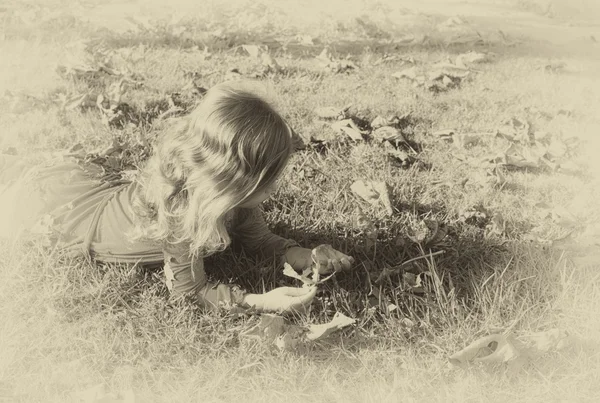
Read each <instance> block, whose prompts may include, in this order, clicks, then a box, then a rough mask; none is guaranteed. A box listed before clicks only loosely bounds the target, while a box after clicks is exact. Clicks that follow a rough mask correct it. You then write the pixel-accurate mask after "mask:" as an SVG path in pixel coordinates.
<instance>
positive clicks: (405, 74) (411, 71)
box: [392, 66, 419, 80]
mask: <svg viewBox="0 0 600 403" xmlns="http://www.w3.org/2000/svg"><path fill="white" fill-rule="evenodd" d="M418 76H419V74H418V72H417V67H416V66H413V67H410V68H408V69H404V70H401V71H398V72H396V73H394V74H392V77H395V78H407V79H409V80H417V77H418Z"/></svg>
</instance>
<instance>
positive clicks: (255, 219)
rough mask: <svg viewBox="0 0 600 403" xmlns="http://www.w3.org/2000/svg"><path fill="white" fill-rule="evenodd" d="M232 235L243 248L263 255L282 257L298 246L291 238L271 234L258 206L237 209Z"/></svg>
mask: <svg viewBox="0 0 600 403" xmlns="http://www.w3.org/2000/svg"><path fill="white" fill-rule="evenodd" d="M231 232H232V236H233V237H234V238H235V241H236V242H239V243H240V244H241V246H242V247H243V248H244V250H246V251H249V252H250V253H252V254H257V253H260V252H262V253H263V254H264V255H265V256H269V257H271V256H275V257H278V258H279V257H282V256H283V255H284V254H285V252H286V251H287V250H288V249H289V248H291V247H293V246H300V245H299V244H298V242H296V241H294V240H293V239H287V238H283V237H280V236H278V235H275V234H273V233H272V232H271V231H270V230H269V227H268V226H267V223H266V222H265V219H264V217H263V214H262V211H261V210H260V208H258V207H255V208H252V209H239V210H238V211H237V214H236V215H235V219H234V223H233V227H232V231H231Z"/></svg>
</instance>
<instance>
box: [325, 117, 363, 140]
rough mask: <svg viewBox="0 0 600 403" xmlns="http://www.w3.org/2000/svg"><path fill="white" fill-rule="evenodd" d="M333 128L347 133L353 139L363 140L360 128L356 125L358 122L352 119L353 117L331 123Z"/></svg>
mask: <svg viewBox="0 0 600 403" xmlns="http://www.w3.org/2000/svg"><path fill="white" fill-rule="evenodd" d="M331 128H332V129H334V130H335V131H341V132H342V133H344V134H346V135H347V136H348V137H350V138H351V139H352V140H355V141H362V140H363V137H362V134H361V133H360V129H359V128H358V126H356V123H354V122H353V121H352V119H344V120H340V121H337V122H335V123H333V124H332V125H331Z"/></svg>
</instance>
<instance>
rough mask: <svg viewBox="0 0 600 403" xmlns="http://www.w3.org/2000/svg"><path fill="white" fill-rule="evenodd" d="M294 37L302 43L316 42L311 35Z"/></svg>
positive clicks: (310, 43)
mask: <svg viewBox="0 0 600 403" xmlns="http://www.w3.org/2000/svg"><path fill="white" fill-rule="evenodd" d="M294 39H296V41H298V43H300V44H301V45H306V46H312V45H314V44H315V43H314V41H313V38H312V37H311V36H310V35H296V36H295V37H294Z"/></svg>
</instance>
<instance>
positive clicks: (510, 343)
mask: <svg viewBox="0 0 600 403" xmlns="http://www.w3.org/2000/svg"><path fill="white" fill-rule="evenodd" d="M568 344H569V339H568V334H567V332H565V331H561V330H559V329H552V330H549V331H546V332H539V333H533V334H529V335H523V336H520V337H518V338H517V337H515V336H514V335H512V334H506V335H505V334H492V335H489V336H486V337H483V338H481V339H478V340H476V341H474V342H473V343H471V344H469V345H468V346H467V347H465V348H464V349H462V350H460V351H459V352H457V353H455V354H453V355H451V356H450V357H449V360H450V362H451V363H452V364H455V365H461V364H462V365H464V364H466V363H469V362H482V363H487V364H494V363H495V364H499V363H509V364H510V363H511V362H515V361H516V362H519V363H520V364H521V365H522V364H523V363H525V362H527V361H528V360H531V359H535V358H538V357H540V356H542V355H543V354H545V353H547V352H550V351H557V350H561V349H563V348H565V347H566V346H567V345H568Z"/></svg>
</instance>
